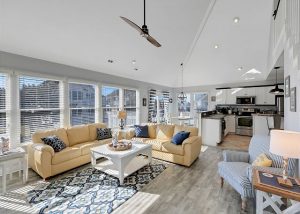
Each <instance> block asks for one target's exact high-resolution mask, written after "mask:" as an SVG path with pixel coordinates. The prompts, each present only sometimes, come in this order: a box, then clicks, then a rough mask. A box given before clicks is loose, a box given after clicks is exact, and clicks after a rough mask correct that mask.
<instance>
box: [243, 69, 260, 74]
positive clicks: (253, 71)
mask: <svg viewBox="0 0 300 214" xmlns="http://www.w3.org/2000/svg"><path fill="white" fill-rule="evenodd" d="M246 74H261V72H260V71H258V70H256V69H255V68H252V69H251V70H249V71H247V72H246Z"/></svg>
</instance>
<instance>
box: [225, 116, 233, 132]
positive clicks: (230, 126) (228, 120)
mask: <svg viewBox="0 0 300 214" xmlns="http://www.w3.org/2000/svg"><path fill="white" fill-rule="evenodd" d="M224 119H225V124H226V129H225V136H226V135H227V134H228V133H235V115H227V116H226V117H225V118H224Z"/></svg>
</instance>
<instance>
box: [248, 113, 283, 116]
mask: <svg viewBox="0 0 300 214" xmlns="http://www.w3.org/2000/svg"><path fill="white" fill-rule="evenodd" d="M275 115H279V116H281V117H284V115H280V114H260V113H256V114H252V116H261V117H273V116H275Z"/></svg>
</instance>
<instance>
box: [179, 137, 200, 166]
mask: <svg viewBox="0 0 300 214" xmlns="http://www.w3.org/2000/svg"><path fill="white" fill-rule="evenodd" d="M182 146H183V150H184V157H183V165H185V166H191V165H192V163H193V162H194V161H195V160H196V159H197V158H198V156H199V154H200V152H201V146H202V141H201V137H198V136H193V137H189V138H187V139H185V140H184V141H183V143H182Z"/></svg>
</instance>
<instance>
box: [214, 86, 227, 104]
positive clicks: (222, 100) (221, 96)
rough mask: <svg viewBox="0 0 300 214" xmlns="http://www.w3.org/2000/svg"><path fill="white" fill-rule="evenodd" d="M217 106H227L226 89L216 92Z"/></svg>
mask: <svg viewBox="0 0 300 214" xmlns="http://www.w3.org/2000/svg"><path fill="white" fill-rule="evenodd" d="M215 96H216V104H217V105H218V104H226V97H227V92H226V89H223V90H217V91H216V94H215Z"/></svg>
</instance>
